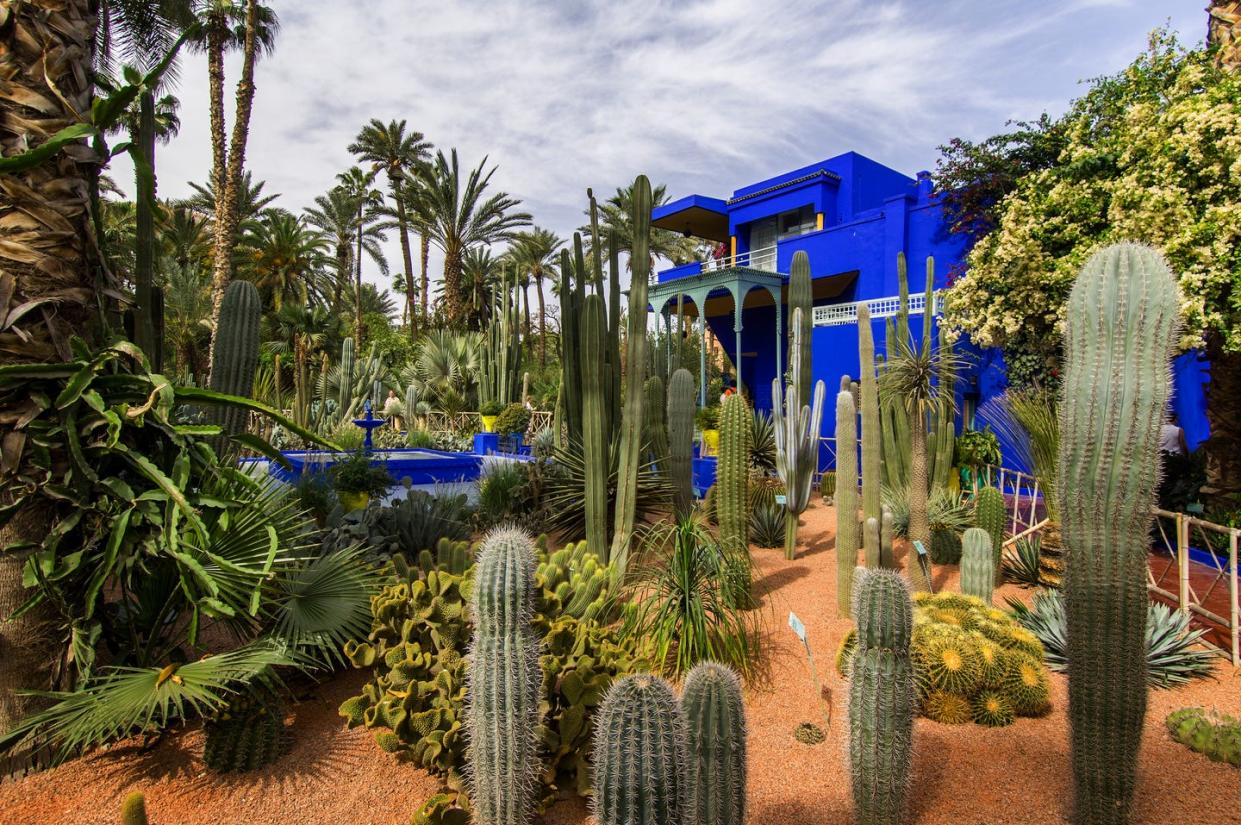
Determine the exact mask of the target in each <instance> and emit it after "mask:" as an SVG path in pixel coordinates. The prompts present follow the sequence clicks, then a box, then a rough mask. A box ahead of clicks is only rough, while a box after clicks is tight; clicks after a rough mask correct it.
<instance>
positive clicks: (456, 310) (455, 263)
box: [444, 244, 465, 326]
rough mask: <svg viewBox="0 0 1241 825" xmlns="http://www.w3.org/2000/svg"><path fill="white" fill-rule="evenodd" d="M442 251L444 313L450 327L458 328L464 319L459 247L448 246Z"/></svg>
mask: <svg viewBox="0 0 1241 825" xmlns="http://www.w3.org/2000/svg"><path fill="white" fill-rule="evenodd" d="M447 246H448V248H447V249H445V250H444V311H445V314H446V315H447V316H448V323H449V324H450V325H451V326H459V325H460V324H461V322H462V321H463V320H464V318H465V304H464V302H463V301H462V300H461V297H462V296H461V252H462V250H461V247H459V246H457V245H456V244H448V245H447Z"/></svg>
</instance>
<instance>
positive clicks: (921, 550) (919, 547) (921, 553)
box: [914, 539, 926, 559]
mask: <svg viewBox="0 0 1241 825" xmlns="http://www.w3.org/2000/svg"><path fill="white" fill-rule="evenodd" d="M914 549H915V550H917V551H918V558H920V559H921V558H925V557H926V548H925V547H923V546H922V542H920V541H918V540H917V539H914Z"/></svg>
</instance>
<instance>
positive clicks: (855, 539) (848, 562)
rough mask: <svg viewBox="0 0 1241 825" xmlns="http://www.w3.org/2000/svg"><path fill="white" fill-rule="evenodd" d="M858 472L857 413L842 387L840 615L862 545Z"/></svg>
mask: <svg viewBox="0 0 1241 825" xmlns="http://www.w3.org/2000/svg"><path fill="white" fill-rule="evenodd" d="M857 474H858V461H857V412H856V410H855V409H854V406H853V393H851V392H848V391H847V390H841V391H840V392H839V393H837V395H836V612H837V614H838V615H841V616H848V615H849V611H850V610H851V609H852V608H853V570H854V568H855V567H857V551H858V547H859V545H860V544H861V542H860V541H859V538H860V536H859V531H858V478H857ZM877 538H878V536H876V539H877ZM876 546H877V545H876ZM867 566H868V567H869V566H870V565H869V564H868V565H867Z"/></svg>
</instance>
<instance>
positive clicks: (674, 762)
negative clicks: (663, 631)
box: [594, 674, 694, 825]
mask: <svg viewBox="0 0 1241 825" xmlns="http://www.w3.org/2000/svg"><path fill="white" fill-rule="evenodd" d="M595 725H596V727H595V746H594V765H595V797H594V814H595V819H596V820H597V821H598V823H599V825H689V823H693V822H694V819H693V814H692V813H691V809H690V806H689V788H688V784H689V783H688V776H687V771H686V768H687V767H688V759H687V755H686V739H685V717H684V715H683V714H682V712H681V708H680V705H678V704H677V700H676V698H675V697H674V696H673V695H672V688H671V687H669V686H668V683H667V682H665V681H664V680H663V679H660V678H659V677H657V676H651V675H649V674H639V675H635V676H626V677H625V678H624V679H621V680H620V681H619V682H616V683H615V684H614V685H613V686H612V687H611V688H610V689H609V690H608V693H607V695H606V696H605V697H604V699H603V705H602V707H600V708H599V712H598V718H597V719H596V722H595Z"/></svg>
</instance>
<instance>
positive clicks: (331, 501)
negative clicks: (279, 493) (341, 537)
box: [293, 472, 337, 525]
mask: <svg viewBox="0 0 1241 825" xmlns="http://www.w3.org/2000/svg"><path fill="white" fill-rule="evenodd" d="M293 489H294V490H295V491H296V495H297V503H298V506H300V507H301V509H303V510H305V511H306V512H307V513H309V514H310V516H311V517H313V518H314V520H315V523H316V524H319V525H323V524H325V523H326V522H327V518H328V516H329V515H330V514H331V512H332V509H333V508H334V507H336V505H337V501H336V491H335V490H334V489H332V482H331V479H329V478H328V476H327V474H326V473H313V472H304V473H302V474H301V475H300V476H298V477H297V483H296V484H294V485H293Z"/></svg>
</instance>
